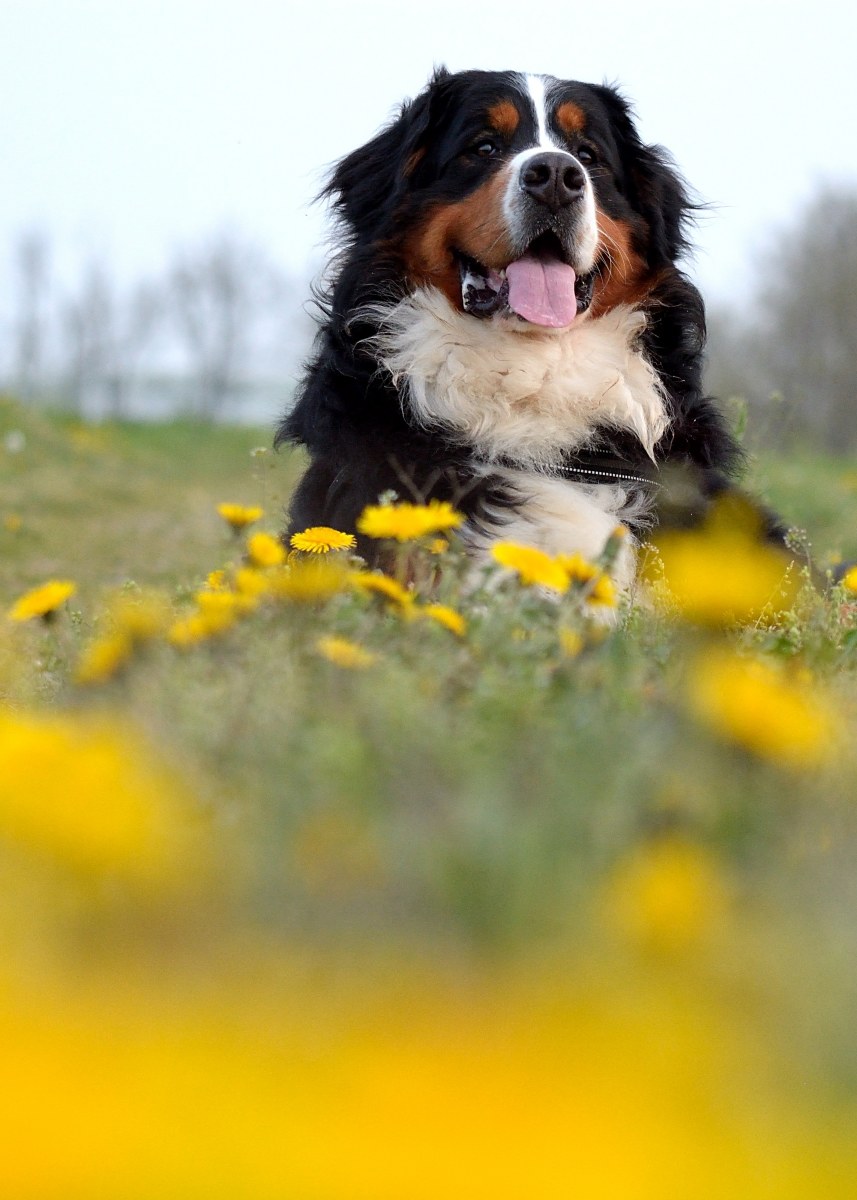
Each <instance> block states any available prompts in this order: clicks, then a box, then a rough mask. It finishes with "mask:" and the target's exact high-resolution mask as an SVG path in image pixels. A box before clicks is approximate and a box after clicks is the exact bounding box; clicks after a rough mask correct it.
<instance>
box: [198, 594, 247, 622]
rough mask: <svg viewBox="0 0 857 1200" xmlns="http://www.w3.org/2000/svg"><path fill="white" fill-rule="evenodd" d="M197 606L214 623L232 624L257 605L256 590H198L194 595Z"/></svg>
mask: <svg viewBox="0 0 857 1200" xmlns="http://www.w3.org/2000/svg"><path fill="white" fill-rule="evenodd" d="M194 600H195V601H196V605H197V608H198V609H199V611H200V612H201V613H202V614H203V615H204V616H206V617H207V618H208V619H209V620H210V621H211V622H212V623H213V624H214V625H216V624H218V623H219V622H223V623H224V624H229V625H231V624H232V622H233V621H234V620H235V619H236V618H237V617H241V616H244V615H245V613H248V612H252V611H253V609H254V608H255V607H256V603H257V594H256V593H255V592H250V593H247V592H238V591H236V592H197V593H196V595H195V596H194Z"/></svg>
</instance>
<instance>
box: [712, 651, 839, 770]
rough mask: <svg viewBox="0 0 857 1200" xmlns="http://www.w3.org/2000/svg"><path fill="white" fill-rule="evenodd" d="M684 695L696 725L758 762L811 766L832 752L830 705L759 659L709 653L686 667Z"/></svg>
mask: <svg viewBox="0 0 857 1200" xmlns="http://www.w3.org/2000/svg"><path fill="white" fill-rule="evenodd" d="M689 694H690V702H691V706H692V708H693V711H694V713H695V714H696V716H697V717H698V718H699V719H700V720H701V721H702V722H704V723H705V724H706V725H708V726H710V727H711V728H712V729H714V730H715V731H716V732H717V733H719V734H721V735H722V736H723V737H726V738H728V739H729V740H730V741H732V742H735V743H737V744H738V745H739V746H743V747H744V749H746V750H749V751H751V752H752V753H753V754H756V755H758V756H759V757H760V758H765V759H769V760H770V761H772V762H776V763H780V764H782V765H783V766H787V767H811V766H816V765H818V764H820V763H823V762H825V761H826V760H827V759H829V758H830V757H831V755H832V754H833V752H834V749H835V743H836V735H837V731H838V721H837V719H836V716H835V713H834V710H833V708H832V706H831V705H830V704H828V703H827V701H826V700H825V698H824V697H823V696H822V695H820V694H819V693H817V692H816V691H815V690H814V689H813V688H812V686H811V685H808V684H807V683H806V682H801V681H799V680H796V679H789V678H787V677H786V675H785V673H784V671H783V670H779V669H777V668H775V667H773V666H771V665H770V664H768V663H766V662H762V661H761V660H759V659H749V658H742V657H740V656H739V655H738V654H736V653H734V652H733V651H729V650H725V649H716V650H710V651H708V653H707V654H705V655H702V656H700V657H699V658H698V659H697V660H696V662H695V664H693V666H692V670H691V675H690V684H689Z"/></svg>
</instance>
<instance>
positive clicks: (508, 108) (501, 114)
mask: <svg viewBox="0 0 857 1200" xmlns="http://www.w3.org/2000/svg"><path fill="white" fill-rule="evenodd" d="M488 120H489V121H490V122H491V124H492V126H493V127H494V128H495V129H496V130H497V132H498V133H502V134H503V136H504V137H507V138H510V137H512V135H513V134H514V132H515V130H516V129H517V128H518V123H519V122H520V120H521V115H520V113H519V112H518V110H517V108H515V106H514V104H513V103H512V101H511V100H500V101H498V102H497V104H493V105H492V106H491V108H489V109H488Z"/></svg>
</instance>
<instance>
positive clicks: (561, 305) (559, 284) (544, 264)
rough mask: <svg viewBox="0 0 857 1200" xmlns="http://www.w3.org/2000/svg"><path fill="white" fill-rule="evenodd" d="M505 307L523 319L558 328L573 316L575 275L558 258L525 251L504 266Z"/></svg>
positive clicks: (571, 319) (575, 312)
mask: <svg viewBox="0 0 857 1200" xmlns="http://www.w3.org/2000/svg"><path fill="white" fill-rule="evenodd" d="M506 278H507V279H508V281H509V307H510V308H511V309H512V311H513V312H516V313H517V314H518V316H519V317H523V318H524V320H525V321H532V323H533V324H534V325H549V326H550V327H551V328H552V329H561V328H562V327H563V325H570V324H571V322H572V321H573V320H574V318H575V317H576V316H577V297H576V296H575V294H574V282H575V274H574V271H573V270H572V268H571V267H569V266H567V265H566V264H565V263H564V262H560V261H559V259H558V258H549V259H542V258H534V257H533V256H532V255H530V254H525V255H524V257H523V258H519V259H518V261H517V262H513V263H509V265H508V267H507V268H506Z"/></svg>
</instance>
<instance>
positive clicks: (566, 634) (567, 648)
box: [559, 628, 585, 658]
mask: <svg viewBox="0 0 857 1200" xmlns="http://www.w3.org/2000/svg"><path fill="white" fill-rule="evenodd" d="M584 644H585V643H584V640H583V636H582V635H581V634H579V633H578V632H577V630H576V629H566V628H563V629H560V631H559V647H560V650H562V653H563V655H564V656H565V658H577V656H578V654H580V652H581V650H582V649H583V647H584Z"/></svg>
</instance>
